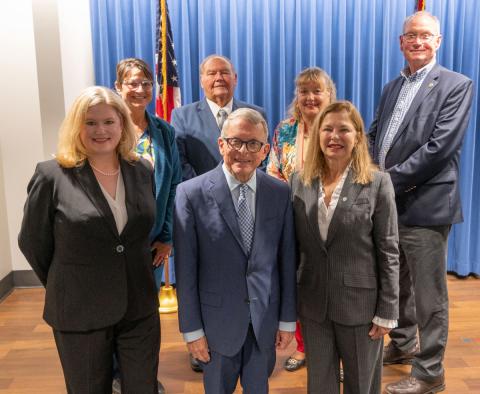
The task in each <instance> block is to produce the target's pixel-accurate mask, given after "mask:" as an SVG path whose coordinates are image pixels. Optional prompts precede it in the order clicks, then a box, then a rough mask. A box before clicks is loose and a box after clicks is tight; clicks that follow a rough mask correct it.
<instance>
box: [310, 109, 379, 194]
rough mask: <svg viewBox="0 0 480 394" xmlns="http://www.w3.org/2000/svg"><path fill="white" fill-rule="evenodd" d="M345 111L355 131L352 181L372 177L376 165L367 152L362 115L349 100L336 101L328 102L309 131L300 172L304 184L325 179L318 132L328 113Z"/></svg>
mask: <svg viewBox="0 0 480 394" xmlns="http://www.w3.org/2000/svg"><path fill="white" fill-rule="evenodd" d="M343 111H345V112H346V113H347V114H348V117H349V120H350V121H351V122H352V124H353V126H354V128H355V131H356V137H357V140H356V143H355V146H354V148H353V151H352V164H351V169H352V170H353V173H354V181H355V182H356V183H359V184H362V185H365V184H367V183H370V182H371V181H372V179H373V173H374V171H376V170H377V167H376V166H375V165H374V164H373V162H372V159H371V157H370V154H369V153H368V144H367V137H366V135H365V126H364V124H363V120H362V116H361V115H360V113H359V112H358V110H357V108H355V106H354V105H353V104H352V103H351V102H349V101H337V102H335V103H332V104H330V105H329V106H328V107H327V108H325V109H324V111H323V112H322V113H321V114H320V115H319V116H318V117H317V118H316V119H315V122H314V124H313V127H312V132H311V141H310V143H309V144H308V150H307V155H306V157H305V164H304V167H303V171H302V174H301V178H302V181H303V183H304V184H305V185H310V184H311V183H312V181H313V180H314V179H316V178H320V179H321V180H322V181H323V180H325V175H326V174H327V173H328V165H327V161H326V159H325V155H324V153H323V152H322V150H321V149H320V132H321V128H322V124H323V121H324V120H325V117H326V116H327V115H328V114H330V113H338V112H343Z"/></svg>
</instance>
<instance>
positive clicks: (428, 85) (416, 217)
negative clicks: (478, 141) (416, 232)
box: [369, 64, 472, 226]
mask: <svg viewBox="0 0 480 394" xmlns="http://www.w3.org/2000/svg"><path fill="white" fill-rule="evenodd" d="M402 83H403V77H398V78H396V79H394V80H393V81H391V82H390V83H388V84H387V85H386V86H385V88H384V89H383V93H382V97H381V98H380V104H379V106H378V109H377V113H376V117H375V119H374V121H373V123H372V125H371V127H370V131H369V144H370V152H371V154H372V157H373V159H374V161H375V162H377V163H378V156H379V152H380V149H381V146H382V142H383V138H384V136H385V133H386V131H387V127H388V122H389V121H390V117H391V115H392V112H393V109H394V107H395V104H396V102H397V98H398V95H399V93H400V90H401V87H402ZM471 103H472V81H471V80H470V79H468V78H467V77H465V76H464V75H462V74H458V73H455V72H453V71H450V70H447V69H446V68H444V67H442V66H440V65H438V64H436V65H435V66H434V67H433V68H432V70H431V71H430V72H429V73H428V75H427V76H426V78H425V80H424V81H423V83H422V85H421V87H420V89H419V91H418V93H417V95H416V96H415V98H414V99H413V101H412V103H411V105H410V108H409V110H408V112H407V113H406V115H405V118H404V119H403V122H402V124H401V125H400V128H399V130H398V132H397V134H396V135H395V137H394V139H393V142H392V146H391V148H390V150H389V151H388V153H387V156H386V159H385V168H386V170H387V171H388V172H389V173H390V176H391V179H392V183H393V186H394V189H395V195H396V203H397V210H398V215H399V222H400V223H402V224H404V225H409V226H414V225H418V226H436V225H448V224H453V223H458V222H461V221H462V220H463V217H462V209H461V202H460V193H459V188H458V166H459V157H460V150H461V146H462V142H463V137H464V134H465V130H466V128H467V125H468V120H469V114H470V109H471Z"/></svg>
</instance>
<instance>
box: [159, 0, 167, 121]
mask: <svg viewBox="0 0 480 394" xmlns="http://www.w3.org/2000/svg"><path fill="white" fill-rule="evenodd" d="M166 1H167V0H160V14H161V18H162V22H161V24H162V35H161V40H162V53H161V55H162V85H163V90H162V107H163V113H164V116H165V119H166V115H165V114H166V113H167V97H168V95H167V89H168V87H167V5H166Z"/></svg>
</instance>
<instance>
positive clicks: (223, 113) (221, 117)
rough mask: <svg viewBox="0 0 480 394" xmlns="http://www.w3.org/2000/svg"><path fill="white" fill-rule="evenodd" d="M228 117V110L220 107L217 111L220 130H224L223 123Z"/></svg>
mask: <svg viewBox="0 0 480 394" xmlns="http://www.w3.org/2000/svg"><path fill="white" fill-rule="evenodd" d="M227 117H228V114H227V111H225V110H224V109H221V108H220V109H219V110H218V113H217V123H218V128H219V129H220V131H222V127H223V124H224V123H225V120H227Z"/></svg>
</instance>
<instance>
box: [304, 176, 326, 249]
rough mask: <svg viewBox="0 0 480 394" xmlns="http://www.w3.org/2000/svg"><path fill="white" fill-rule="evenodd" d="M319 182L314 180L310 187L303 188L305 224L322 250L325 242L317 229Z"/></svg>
mask: <svg viewBox="0 0 480 394" xmlns="http://www.w3.org/2000/svg"><path fill="white" fill-rule="evenodd" d="M319 186H320V181H319V179H318V178H316V179H314V180H313V182H312V186H311V187H306V188H304V190H305V196H304V198H305V209H306V214H307V222H308V225H309V227H310V231H312V233H313V235H314V237H315V239H318V241H319V243H320V245H321V246H322V248H324V247H325V242H324V241H323V239H322V237H321V236H320V229H319V228H318V197H319V194H318V190H319Z"/></svg>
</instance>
